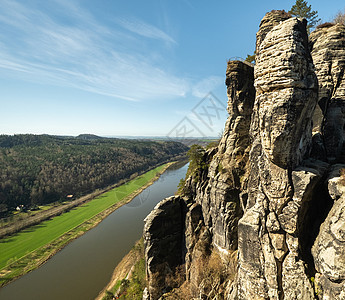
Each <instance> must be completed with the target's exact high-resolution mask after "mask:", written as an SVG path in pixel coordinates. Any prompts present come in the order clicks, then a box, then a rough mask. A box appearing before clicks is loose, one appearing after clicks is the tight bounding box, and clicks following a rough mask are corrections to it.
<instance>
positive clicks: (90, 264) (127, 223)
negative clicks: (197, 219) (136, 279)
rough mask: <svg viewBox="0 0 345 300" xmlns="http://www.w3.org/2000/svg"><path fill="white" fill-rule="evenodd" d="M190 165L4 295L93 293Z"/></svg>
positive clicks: (63, 299) (73, 299)
mask: <svg viewBox="0 0 345 300" xmlns="http://www.w3.org/2000/svg"><path fill="white" fill-rule="evenodd" d="M187 168H188V165H186V164H185V165H181V164H180V165H175V166H172V167H170V168H169V169H168V170H167V171H165V172H164V173H163V174H162V175H161V176H160V178H159V179H158V180H157V181H155V182H154V183H153V184H152V185H151V186H149V187H148V188H147V189H145V190H144V191H143V192H142V193H141V194H139V195H138V196H137V197H135V198H134V199H133V200H132V201H131V202H130V203H128V204H126V205H124V206H122V207H120V208H119V209H117V210H116V211H114V212H113V213H112V214H110V215H109V216H108V217H107V218H105V219H104V220H103V221H102V222H101V223H100V224H99V225H97V226H96V227H95V228H93V229H91V230H90V231H88V232H87V233H85V234H84V235H83V236H81V237H80V238H78V239H76V240H74V241H73V242H71V243H70V244H69V245H67V246H66V247H65V248H64V249H62V250H61V251H60V252H58V253H57V254H56V255H54V256H53V257H52V258H51V259H50V260H48V261H47V262H46V263H45V264H44V265H42V266H41V267H40V268H38V269H36V270H35V271H33V272H31V273H28V274H26V275H24V276H23V277H21V278H20V279H18V280H16V281H14V282H12V283H10V284H8V285H7V286H5V287H3V288H0V299H1V300H18V299H25V300H46V299H47V300H48V299H49V300H88V299H94V298H95V297H96V296H97V295H98V293H99V292H100V291H101V290H102V289H103V288H104V287H105V286H106V285H107V283H108V282H109V281H110V279H111V275H112V272H113V270H114V268H115V267H116V265H117V264H118V263H119V262H120V261H121V259H122V258H123V257H124V256H125V255H126V254H127V253H128V252H129V251H130V249H131V248H132V247H133V245H134V243H135V242H136V241H137V240H139V239H140V237H141V235H142V231H143V226H144V223H143V220H144V218H145V217H146V216H147V215H148V214H149V212H150V211H151V210H152V209H153V207H154V206H155V205H156V204H157V203H158V202H159V201H161V200H162V199H163V198H166V197H168V196H171V195H173V194H174V193H175V192H176V190H177V185H178V183H179V181H180V179H181V178H184V177H185V175H186V172H187Z"/></svg>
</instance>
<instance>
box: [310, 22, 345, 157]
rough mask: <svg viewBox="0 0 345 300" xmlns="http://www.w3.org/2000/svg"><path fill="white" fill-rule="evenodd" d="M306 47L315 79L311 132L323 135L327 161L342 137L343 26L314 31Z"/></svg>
mask: <svg viewBox="0 0 345 300" xmlns="http://www.w3.org/2000/svg"><path fill="white" fill-rule="evenodd" d="M310 49H311V55H312V57H313V61H314V65H315V72H316V75H317V77H318V80H319V101H318V108H317V110H316V111H315V115H314V122H315V127H316V129H315V131H320V132H322V134H323V136H324V137H323V138H324V142H325V147H326V152H327V157H328V159H329V160H336V159H338V158H339V156H340V154H341V150H342V145H343V142H344V139H345V136H344V124H345V121H344V120H345V75H344V70H345V25H342V24H336V25H334V26H330V27H323V28H320V29H317V30H315V31H314V32H312V33H311V35H310Z"/></svg>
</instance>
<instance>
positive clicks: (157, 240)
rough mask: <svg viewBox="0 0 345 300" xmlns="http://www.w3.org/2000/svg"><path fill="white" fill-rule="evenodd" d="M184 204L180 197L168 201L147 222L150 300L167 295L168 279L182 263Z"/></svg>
mask: <svg viewBox="0 0 345 300" xmlns="http://www.w3.org/2000/svg"><path fill="white" fill-rule="evenodd" d="M182 204H183V201H182V200H181V199H180V197H170V198H166V199H164V200H163V201H161V202H160V203H158V204H157V205H156V207H155V208H154V209H153V211H152V212H151V213H150V214H149V215H148V216H147V217H146V218H145V228H144V244H145V258H146V273H147V277H148V278H150V285H149V294H150V296H151V299H157V298H158V297H159V296H160V295H161V294H162V293H163V292H164V289H165V286H166V285H167V284H166V282H165V278H166V276H167V275H168V274H170V273H172V270H174V268H175V267H176V266H178V265H180V264H181V263H182V234H183V224H182V220H183V218H182V215H183V205H182Z"/></svg>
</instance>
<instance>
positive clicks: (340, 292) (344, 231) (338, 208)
mask: <svg viewBox="0 0 345 300" xmlns="http://www.w3.org/2000/svg"><path fill="white" fill-rule="evenodd" d="M344 168H345V165H335V166H333V168H332V170H331V172H330V176H329V178H328V188H329V190H330V195H331V196H332V198H333V200H334V201H335V202H334V205H333V207H332V209H331V210H330V212H329V213H328V216H327V218H326V220H325V221H324V222H323V224H322V225H321V227H320V232H319V234H318V236H317V238H316V240H315V243H314V245H313V247H312V255H313V257H314V263H315V268H316V270H317V272H318V274H317V276H316V285H317V289H318V292H319V299H336V300H337V299H344V296H345V186H344V178H342V177H341V176H340V170H341V169H344Z"/></svg>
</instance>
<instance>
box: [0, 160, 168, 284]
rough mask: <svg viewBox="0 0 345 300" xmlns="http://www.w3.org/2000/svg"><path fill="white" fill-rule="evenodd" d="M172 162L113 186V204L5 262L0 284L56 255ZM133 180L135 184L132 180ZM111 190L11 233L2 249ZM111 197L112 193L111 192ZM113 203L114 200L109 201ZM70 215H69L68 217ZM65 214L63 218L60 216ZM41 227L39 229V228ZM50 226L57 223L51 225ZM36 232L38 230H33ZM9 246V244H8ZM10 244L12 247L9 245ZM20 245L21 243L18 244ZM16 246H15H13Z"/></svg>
mask: <svg viewBox="0 0 345 300" xmlns="http://www.w3.org/2000/svg"><path fill="white" fill-rule="evenodd" d="M172 164H173V163H168V164H166V165H164V166H161V167H158V168H159V169H158V170H156V169H155V170H156V172H155V174H152V175H154V176H152V177H151V178H150V179H148V180H146V179H145V177H144V175H145V174H147V173H145V174H144V175H141V176H139V177H138V178H136V179H133V180H132V181H130V182H129V183H127V184H125V185H122V186H120V187H118V188H116V189H115V190H116V193H117V194H116V197H117V199H116V203H113V204H112V205H110V206H109V205H108V206H107V207H105V208H104V209H102V211H100V212H98V213H96V214H94V215H93V216H92V217H89V218H88V219H87V220H85V219H84V220H83V222H79V224H76V226H74V227H73V228H71V229H69V230H67V231H65V232H64V233H63V234H62V235H59V236H57V237H54V239H53V240H51V241H50V242H49V243H46V244H45V245H43V246H40V247H37V248H35V249H34V250H32V251H31V252H29V253H27V254H25V255H24V256H22V257H20V258H19V259H15V261H12V262H10V263H7V265H6V266H5V267H4V268H2V269H1V270H0V277H1V278H0V285H1V286H3V285H5V284H6V283H8V282H10V281H12V280H14V279H16V278H18V277H20V276H22V275H24V274H26V273H28V272H30V271H32V270H34V269H36V268H38V267H39V266H40V265H42V264H43V263H44V262H46V261H47V260H48V259H49V258H50V257H51V256H53V255H54V254H56V253H57V252H58V251H59V250H60V249H62V248H63V247H65V246H66V245H67V244H68V243H70V242H71V241H72V240H74V239H75V238H78V237H79V236H81V235H82V234H84V233H85V232H86V231H88V230H90V229H91V228H93V227H95V226H96V225H97V224H99V223H100V222H101V221H102V220H103V219H104V218H105V217H107V216H108V215H109V214H110V213H112V212H113V211H114V210H116V209H117V208H119V207H120V206H122V205H124V204H126V203H128V202H130V201H131V200H132V199H133V198H134V197H135V196H136V195H138V194H139V193H140V192H141V191H142V190H144V189H145V188H147V187H148V186H149V185H151V184H152V183H153V182H154V181H155V180H156V179H158V178H159V176H160V175H161V174H162V173H163V172H164V171H165V170H166V169H167V168H168V167H170V166H171V165H172ZM149 172H154V170H151V171H149ZM133 182H135V184H134V183H133ZM115 190H111V191H109V192H107V193H105V194H103V195H101V196H100V197H98V198H96V199H94V200H91V201H90V202H88V203H87V204H85V205H82V206H81V207H78V208H75V209H72V210H71V211H70V212H68V213H65V214H63V215H61V216H58V217H55V218H54V219H52V220H49V221H45V222H43V223H42V224H39V225H38V226H34V227H30V228H28V229H26V230H24V232H23V233H19V234H16V235H14V236H11V237H9V238H6V239H2V240H1V241H0V247H1V244H2V246H3V248H4V249H6V250H7V249H11V248H16V246H15V244H13V243H14V242H15V240H16V239H18V238H21V236H20V235H21V234H27V235H28V234H30V233H33V232H34V233H36V232H38V231H39V230H44V227H47V226H48V225H49V224H48V222H53V221H54V220H56V219H58V218H65V220H62V221H64V222H65V221H66V219H67V218H68V220H75V215H76V213H78V210H81V213H82V214H85V211H86V209H88V206H91V205H92V203H93V201H98V202H97V203H96V202H95V203H96V204H97V207H99V205H100V204H101V203H105V201H109V199H108V198H107V197H110V196H109V195H110V194H114V193H115ZM111 196H112V197H114V195H111ZM111 201H112V202H114V200H111ZM68 214H70V216H69V215H68ZM72 214H73V216H72ZM64 216H65V217H64ZM42 227H43V228H42ZM53 227H54V228H55V227H57V226H53ZM37 234H38V233H37ZM35 240H36V239H35ZM11 243H12V244H13V245H12V244H11ZM11 245H12V247H11ZM21 247H23V246H21ZM17 248H19V247H17ZM0 252H1V253H2V255H5V254H4V252H2V251H0Z"/></svg>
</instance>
